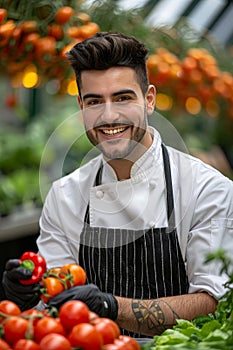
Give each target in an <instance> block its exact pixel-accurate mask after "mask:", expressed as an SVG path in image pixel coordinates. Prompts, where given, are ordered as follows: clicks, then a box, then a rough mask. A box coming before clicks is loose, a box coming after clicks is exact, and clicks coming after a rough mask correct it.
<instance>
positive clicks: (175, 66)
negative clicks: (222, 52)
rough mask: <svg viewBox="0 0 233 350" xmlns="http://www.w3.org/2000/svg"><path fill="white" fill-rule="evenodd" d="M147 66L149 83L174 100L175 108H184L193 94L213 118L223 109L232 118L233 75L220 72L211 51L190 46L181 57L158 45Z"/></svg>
mask: <svg viewBox="0 0 233 350" xmlns="http://www.w3.org/2000/svg"><path fill="white" fill-rule="evenodd" d="M147 68H148V74H149V80H150V82H151V83H152V84H154V85H155V86H157V87H158V88H159V92H161V93H164V94H166V95H167V96H169V97H170V98H172V99H173V100H174V107H175V108H176V109H177V107H180V109H181V110H185V108H186V103H187V100H188V98H190V97H192V98H194V99H195V100H198V103H200V106H201V107H202V108H203V109H204V110H205V112H207V115H209V116H210V117H217V116H218V114H219V113H220V109H221V110H222V111H223V109H224V113H225V115H226V116H227V117H229V119H231V120H232V119H233V97H232V96H233V76H232V74H231V72H227V71H221V69H220V67H219V65H218V62H217V61H216V59H215V58H214V57H213V56H212V55H211V53H210V52H209V51H208V50H206V49H204V48H190V49H189V50H187V52H186V55H185V56H184V57H183V58H182V59H180V58H179V57H178V56H176V55H175V54H173V53H172V52H170V51H169V50H167V49H166V48H158V49H157V50H156V51H155V53H154V54H152V55H150V56H149V58H148V61H147ZM158 102H159V101H158ZM170 107H172V104H170ZM158 108H159V103H158ZM159 109H160V108H159Z"/></svg>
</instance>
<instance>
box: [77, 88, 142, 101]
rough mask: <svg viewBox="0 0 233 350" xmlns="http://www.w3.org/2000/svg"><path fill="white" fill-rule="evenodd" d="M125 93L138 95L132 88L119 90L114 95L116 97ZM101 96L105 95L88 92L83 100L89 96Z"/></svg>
mask: <svg viewBox="0 0 233 350" xmlns="http://www.w3.org/2000/svg"><path fill="white" fill-rule="evenodd" d="M124 94H131V95H134V96H136V93H135V92H134V91H133V90H131V89H124V90H119V91H117V92H114V93H113V94H112V96H113V97H115V96H119V95H124ZM101 97H103V96H102V95H100V94H86V95H84V96H83V101H84V100H86V99H88V98H101Z"/></svg>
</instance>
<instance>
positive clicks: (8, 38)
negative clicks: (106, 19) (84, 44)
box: [0, 0, 100, 93]
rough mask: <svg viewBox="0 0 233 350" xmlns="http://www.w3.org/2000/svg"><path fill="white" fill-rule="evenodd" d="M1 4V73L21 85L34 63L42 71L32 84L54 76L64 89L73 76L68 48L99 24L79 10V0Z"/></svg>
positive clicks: (43, 81) (34, 69) (17, 85)
mask: <svg viewBox="0 0 233 350" xmlns="http://www.w3.org/2000/svg"><path fill="white" fill-rule="evenodd" d="M1 6H2V8H0V55H1V62H0V74H2V75H6V76H8V77H9V78H10V81H11V83H12V86H13V87H20V86H22V85H24V83H23V82H24V78H23V77H24V75H25V74H26V73H28V68H27V67H28V66H29V65H30V66H31V67H33V72H34V73H35V74H37V75H38V79H35V84H36V85H34V86H32V87H39V86H43V85H44V84H45V83H46V82H48V81H49V80H53V79H54V80H57V81H58V85H59V86H60V88H59V89H58V93H59V92H61V93H63V92H64V86H63V85H64V84H65V86H66V85H67V82H66V80H67V79H70V78H71V77H73V72H72V71H71V68H70V66H69V65H68V62H67V60H66V56H65V52H66V51H67V50H68V49H69V48H70V47H72V46H73V45H74V44H75V43H77V42H80V41H82V40H84V39H86V38H88V37H89V36H91V35H93V34H95V33H97V32H98V31H99V30H100V28H99V26H98V24H96V23H94V22H92V21H91V18H90V16H89V15H88V14H86V13H83V12H80V11H79V8H78V4H77V2H76V1H65V0H62V1H55V2H51V1H48V0H46V1H45V0H43V1H42V0H38V1H37V2H28V1H26V0H23V1H22V0H21V1H18V0H11V1H5V2H4V5H1ZM55 67H56V69H55ZM26 69H27V72H25V70H26ZM73 79H74V77H73ZM26 87H28V86H26Z"/></svg>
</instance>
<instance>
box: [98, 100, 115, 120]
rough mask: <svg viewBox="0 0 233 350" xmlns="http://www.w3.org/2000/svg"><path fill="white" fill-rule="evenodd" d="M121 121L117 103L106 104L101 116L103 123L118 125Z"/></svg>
mask: <svg viewBox="0 0 233 350" xmlns="http://www.w3.org/2000/svg"><path fill="white" fill-rule="evenodd" d="M118 119H119V111H118V109H117V106H116V103H115V104H114V102H106V103H104V105H103V111H102V114H101V120H102V122H105V123H107V124H111V123H114V122H115V123H116V122H117V121H118Z"/></svg>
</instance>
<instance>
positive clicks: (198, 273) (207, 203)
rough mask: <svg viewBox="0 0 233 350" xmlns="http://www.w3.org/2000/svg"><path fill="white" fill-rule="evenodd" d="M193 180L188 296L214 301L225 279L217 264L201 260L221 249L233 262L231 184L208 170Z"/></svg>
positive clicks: (232, 198) (219, 296)
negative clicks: (204, 296)
mask: <svg viewBox="0 0 233 350" xmlns="http://www.w3.org/2000/svg"><path fill="white" fill-rule="evenodd" d="M196 181H197V185H198V195H197V197H196V203H195V211H194V216H193V220H192V228H191V230H190V232H189V239H188V244H187V251H186V259H187V273H188V278H189V293H195V292H203V291H205V292H207V293H209V294H210V295H212V296H213V297H215V298H216V299H217V300H218V299H219V298H221V297H222V296H223V295H224V293H225V291H226V290H225V287H224V283H225V282H226V281H227V280H228V276H226V275H225V274H221V273H220V269H221V267H222V266H221V264H219V262H217V261H216V260H214V261H213V262H211V263H205V260H206V257H207V255H208V254H209V253H213V252H216V251H217V250H219V249H223V250H224V251H225V252H226V254H227V256H228V257H230V258H231V259H232V261H233V182H232V181H231V180H229V179H228V178H225V177H224V176H222V175H221V174H219V173H218V172H215V171H214V170H213V171H211V170H209V168H208V167H206V168H203V170H202V172H200V173H199V178H198V179H197V180H196Z"/></svg>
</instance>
